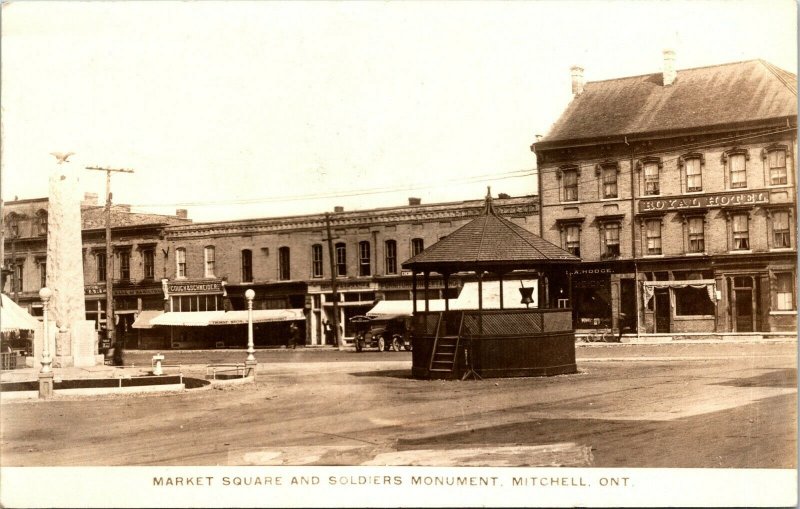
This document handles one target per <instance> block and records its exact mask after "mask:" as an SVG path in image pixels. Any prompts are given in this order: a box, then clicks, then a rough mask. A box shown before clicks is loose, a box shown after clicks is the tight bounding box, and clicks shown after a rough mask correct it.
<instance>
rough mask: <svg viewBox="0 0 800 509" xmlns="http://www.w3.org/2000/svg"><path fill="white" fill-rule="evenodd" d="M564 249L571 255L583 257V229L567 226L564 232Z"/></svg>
mask: <svg viewBox="0 0 800 509" xmlns="http://www.w3.org/2000/svg"><path fill="white" fill-rule="evenodd" d="M564 249H565V250H566V251H568V252H569V253H571V254H573V255H575V256H577V257H578V258H580V257H581V227H580V226H577V225H570V226H567V227H566V228H565V230H564Z"/></svg>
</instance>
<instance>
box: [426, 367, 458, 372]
mask: <svg viewBox="0 0 800 509" xmlns="http://www.w3.org/2000/svg"><path fill="white" fill-rule="evenodd" d="M428 371H436V372H438V373H450V372H452V371H453V370H452V369H441V368H431V369H429V370H428Z"/></svg>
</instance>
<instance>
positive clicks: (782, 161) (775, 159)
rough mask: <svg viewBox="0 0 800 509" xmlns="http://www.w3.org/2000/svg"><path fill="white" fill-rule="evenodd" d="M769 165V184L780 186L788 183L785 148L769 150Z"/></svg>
mask: <svg viewBox="0 0 800 509" xmlns="http://www.w3.org/2000/svg"><path fill="white" fill-rule="evenodd" d="M767 166H768V168H769V185H771V186H779V185H783V184H787V183H788V181H787V177H786V175H787V172H786V151H785V150H783V149H779V150H771V151H769V152H767Z"/></svg>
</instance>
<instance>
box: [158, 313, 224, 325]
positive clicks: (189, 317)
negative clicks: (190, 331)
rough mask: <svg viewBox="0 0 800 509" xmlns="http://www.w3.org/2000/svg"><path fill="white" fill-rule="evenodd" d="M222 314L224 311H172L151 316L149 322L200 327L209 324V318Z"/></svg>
mask: <svg viewBox="0 0 800 509" xmlns="http://www.w3.org/2000/svg"><path fill="white" fill-rule="evenodd" d="M224 314H225V311H194V312H192V311H184V312H175V311H172V312H169V313H164V314H163V315H160V316H157V317H155V318H153V319H152V320H150V324H151V325H171V326H173V327H202V326H205V325H210V324H211V320H213V319H214V318H219V317H221V316H223V315H224Z"/></svg>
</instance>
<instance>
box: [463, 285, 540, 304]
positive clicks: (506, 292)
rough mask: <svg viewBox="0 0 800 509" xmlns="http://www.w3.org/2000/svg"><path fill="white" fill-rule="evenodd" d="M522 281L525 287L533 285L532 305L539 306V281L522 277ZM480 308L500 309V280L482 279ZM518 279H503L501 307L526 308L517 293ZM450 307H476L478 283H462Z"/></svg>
mask: <svg viewBox="0 0 800 509" xmlns="http://www.w3.org/2000/svg"><path fill="white" fill-rule="evenodd" d="M522 283H523V284H524V285H525V287H527V288H530V287H533V304H532V306H533V307H538V306H539V281H538V280H536V279H523V280H522ZM482 287H483V288H482V293H483V295H482V299H481V300H482V302H483V305H482V308H483V309H500V282H499V281H484V282H483V285H482ZM519 288H520V280H519V279H504V280H503V308H504V309H518V308H522V309H524V308H526V307H527V306H525V304H522V302H521V301H522V296H521V295H520V293H519ZM450 309H478V283H477V282H469V283H464V288H462V289H461V293H460V294H459V295H458V299H456V301H455V302H453V303H451V304H450Z"/></svg>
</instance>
